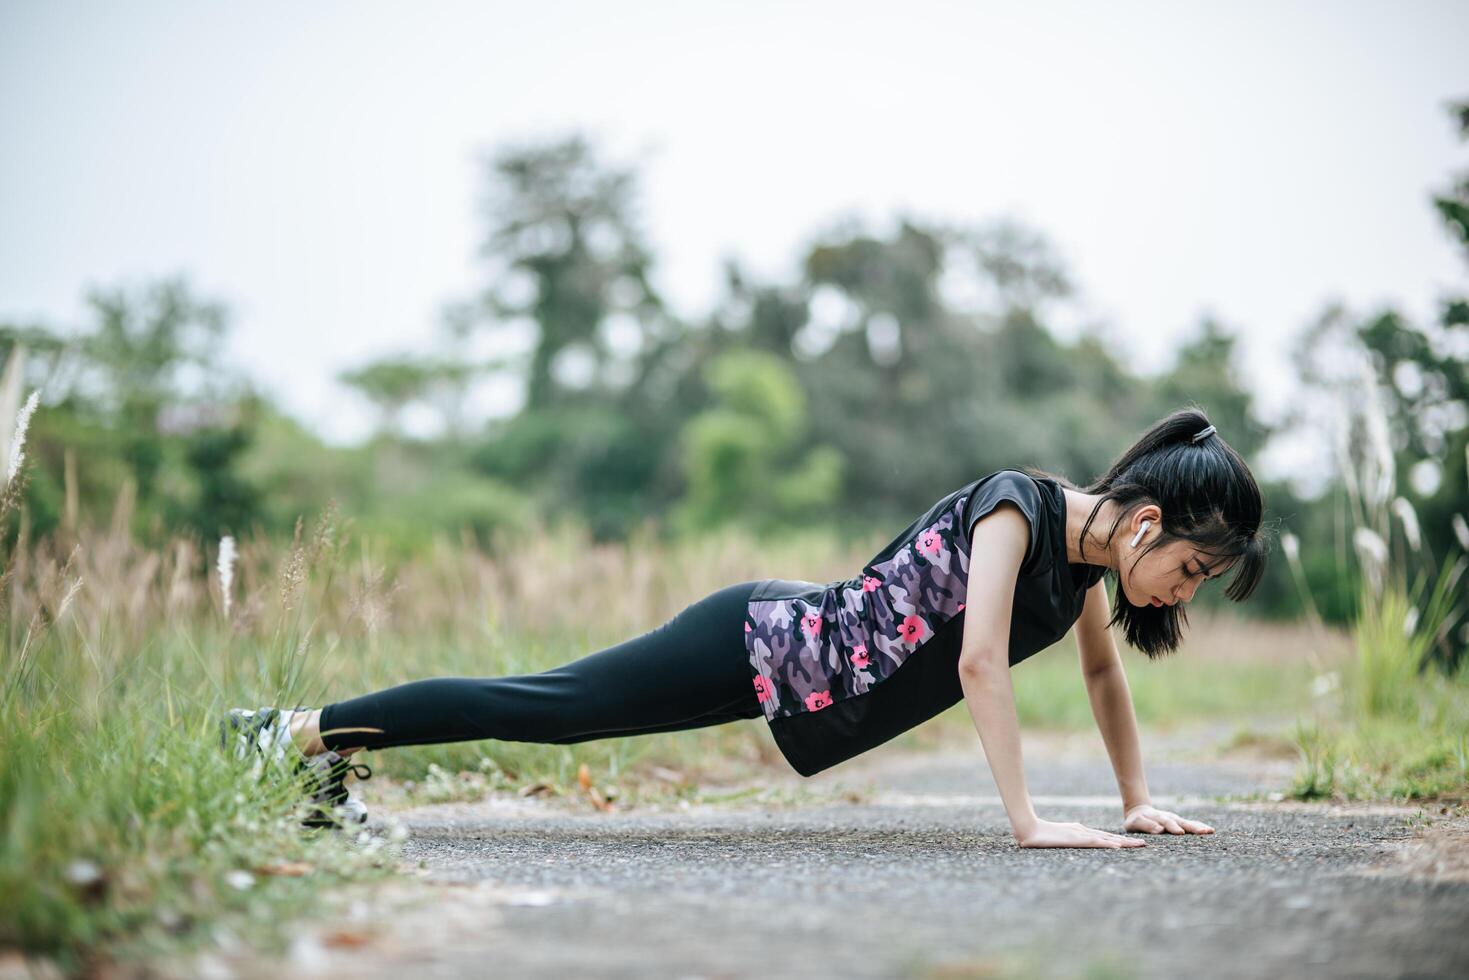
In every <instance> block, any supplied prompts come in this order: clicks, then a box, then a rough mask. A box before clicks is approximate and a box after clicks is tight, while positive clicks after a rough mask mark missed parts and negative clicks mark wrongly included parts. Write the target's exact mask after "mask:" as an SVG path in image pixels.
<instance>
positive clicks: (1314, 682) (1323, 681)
mask: <svg viewBox="0 0 1469 980" xmlns="http://www.w3.org/2000/svg"><path fill="white" fill-rule="evenodd" d="M1339 686H1341V675H1340V674H1338V673H1337V672H1336V671H1334V670H1330V671H1327V672H1326V673H1324V674H1317V675H1316V676H1315V677H1313V678H1311V694H1312V695H1313V696H1315V697H1318V698H1324V697H1326V695H1328V694H1330V693H1331V692H1332V691H1335V690H1336V689H1337V688H1338V687H1339Z"/></svg>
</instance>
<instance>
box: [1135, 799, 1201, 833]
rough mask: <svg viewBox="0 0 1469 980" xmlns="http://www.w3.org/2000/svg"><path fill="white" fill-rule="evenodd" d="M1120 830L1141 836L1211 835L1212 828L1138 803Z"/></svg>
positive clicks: (1149, 805)
mask: <svg viewBox="0 0 1469 980" xmlns="http://www.w3.org/2000/svg"><path fill="white" fill-rule="evenodd" d="M1122 829H1123V830H1126V831H1135V832H1137V833H1143V834H1161V833H1163V832H1164V831H1165V830H1166V831H1167V832H1168V833H1170V834H1212V833H1214V828H1213V827H1210V826H1209V825H1208V824H1206V823H1200V822H1199V821H1197V820H1185V819H1184V818H1183V817H1180V816H1179V815H1178V814H1176V813H1174V812H1172V811H1171V810H1159V809H1158V808H1157V807H1155V806H1153V805H1152V804H1150V803H1139V804H1138V805H1137V806H1135V807H1133V808H1132V809H1130V810H1128V811H1127V813H1126V814H1125V815H1124V816H1123V818H1122Z"/></svg>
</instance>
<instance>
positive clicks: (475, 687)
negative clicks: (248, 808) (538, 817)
mask: <svg viewBox="0 0 1469 980" xmlns="http://www.w3.org/2000/svg"><path fill="white" fill-rule="evenodd" d="M756 584H758V583H757V582H742V583H740V584H739V585H730V586H726V587H725V588H722V589H720V590H719V591H717V592H714V593H711V594H710V595H708V596H706V597H705V598H703V599H700V600H699V601H698V602H695V603H694V604H692V605H690V606H688V607H687V608H686V609H684V610H683V612H681V613H679V614H678V615H677V616H674V617H673V618H672V619H671V620H669V621H668V622H666V623H664V624H663V625H662V626H659V627H657V628H656V629H653V630H651V631H649V632H647V633H644V634H643V635H642V636H637V637H634V638H633V639H631V640H627V641H625V642H623V643H619V644H617V645H616V646H613V647H608V648H607V649H605V650H599V651H598V652H596V653H593V654H588V655H587V656H585V657H582V658H581V659H580V660H574V661H572V662H571V663H569V664H563V665H561V666H560V667H553V668H551V669H550V670H544V671H541V672H540V673H539V674H524V675H520V676H516V677H437V678H434V679H432V680H424V681H413V682H412V683H409V684H401V685H399V686H398V687H390V688H388V689H387V690H386V691H378V692H377V693H376V694H366V695H363V696H362V697H359V698H353V699H351V700H350V701H338V702H337V703H336V704H329V705H327V706H326V707H325V708H323V709H322V711H321V733H322V734H321V740H322V742H323V743H325V745H326V747H327V748H329V749H334V750H336V751H341V750H343V749H350V748H358V747H361V748H370V749H377V748H385V747H387V746H391V745H423V744H426V743H430V742H465V741H470V740H473V739H481V738H497V739H500V740H502V741H506V742H552V743H556V744H566V743H570V742H585V741H588V740H590V739H596V738H613V737H615V736H619V735H642V734H647V733H651V732H674V731H679V730H681V729H685V728H702V727H704V726H706V725H719V724H723V723H725V722H729V721H738V720H740V719H742V718H758V717H760V716H761V714H762V710H761V708H760V703H759V702H758V701H757V700H756V698H755V685H754V681H753V675H752V674H751V673H750V664H749V659H748V657H747V655H746V653H745V637H744V622H745V612H746V610H745V603H746V602H747V601H748V600H749V598H750V593H751V592H753V591H754V589H755V586H756Z"/></svg>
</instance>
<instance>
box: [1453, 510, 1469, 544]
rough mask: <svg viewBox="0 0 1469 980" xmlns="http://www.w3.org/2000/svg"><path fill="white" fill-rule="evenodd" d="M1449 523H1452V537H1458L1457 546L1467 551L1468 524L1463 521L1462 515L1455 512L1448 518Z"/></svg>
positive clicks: (1468, 542) (1468, 541)
mask: <svg viewBox="0 0 1469 980" xmlns="http://www.w3.org/2000/svg"><path fill="white" fill-rule="evenodd" d="M1449 523H1450V524H1452V525H1453V528H1454V537H1456V538H1458V539H1459V547H1460V548H1463V549H1464V550H1465V551H1469V524H1466V523H1465V522H1464V515H1463V514H1455V515H1454V516H1453V517H1451V518H1449Z"/></svg>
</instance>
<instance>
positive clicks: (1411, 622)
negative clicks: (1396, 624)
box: [1403, 606, 1418, 637]
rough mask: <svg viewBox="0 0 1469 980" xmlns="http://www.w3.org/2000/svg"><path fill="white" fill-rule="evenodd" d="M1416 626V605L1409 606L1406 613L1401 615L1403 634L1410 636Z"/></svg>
mask: <svg viewBox="0 0 1469 980" xmlns="http://www.w3.org/2000/svg"><path fill="white" fill-rule="evenodd" d="M1417 628H1418V607H1417V606H1409V607H1408V611H1407V613H1405V614H1404V615H1403V635H1404V636H1407V637H1411V636H1412V635H1413V631H1414V630H1415V629H1417Z"/></svg>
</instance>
